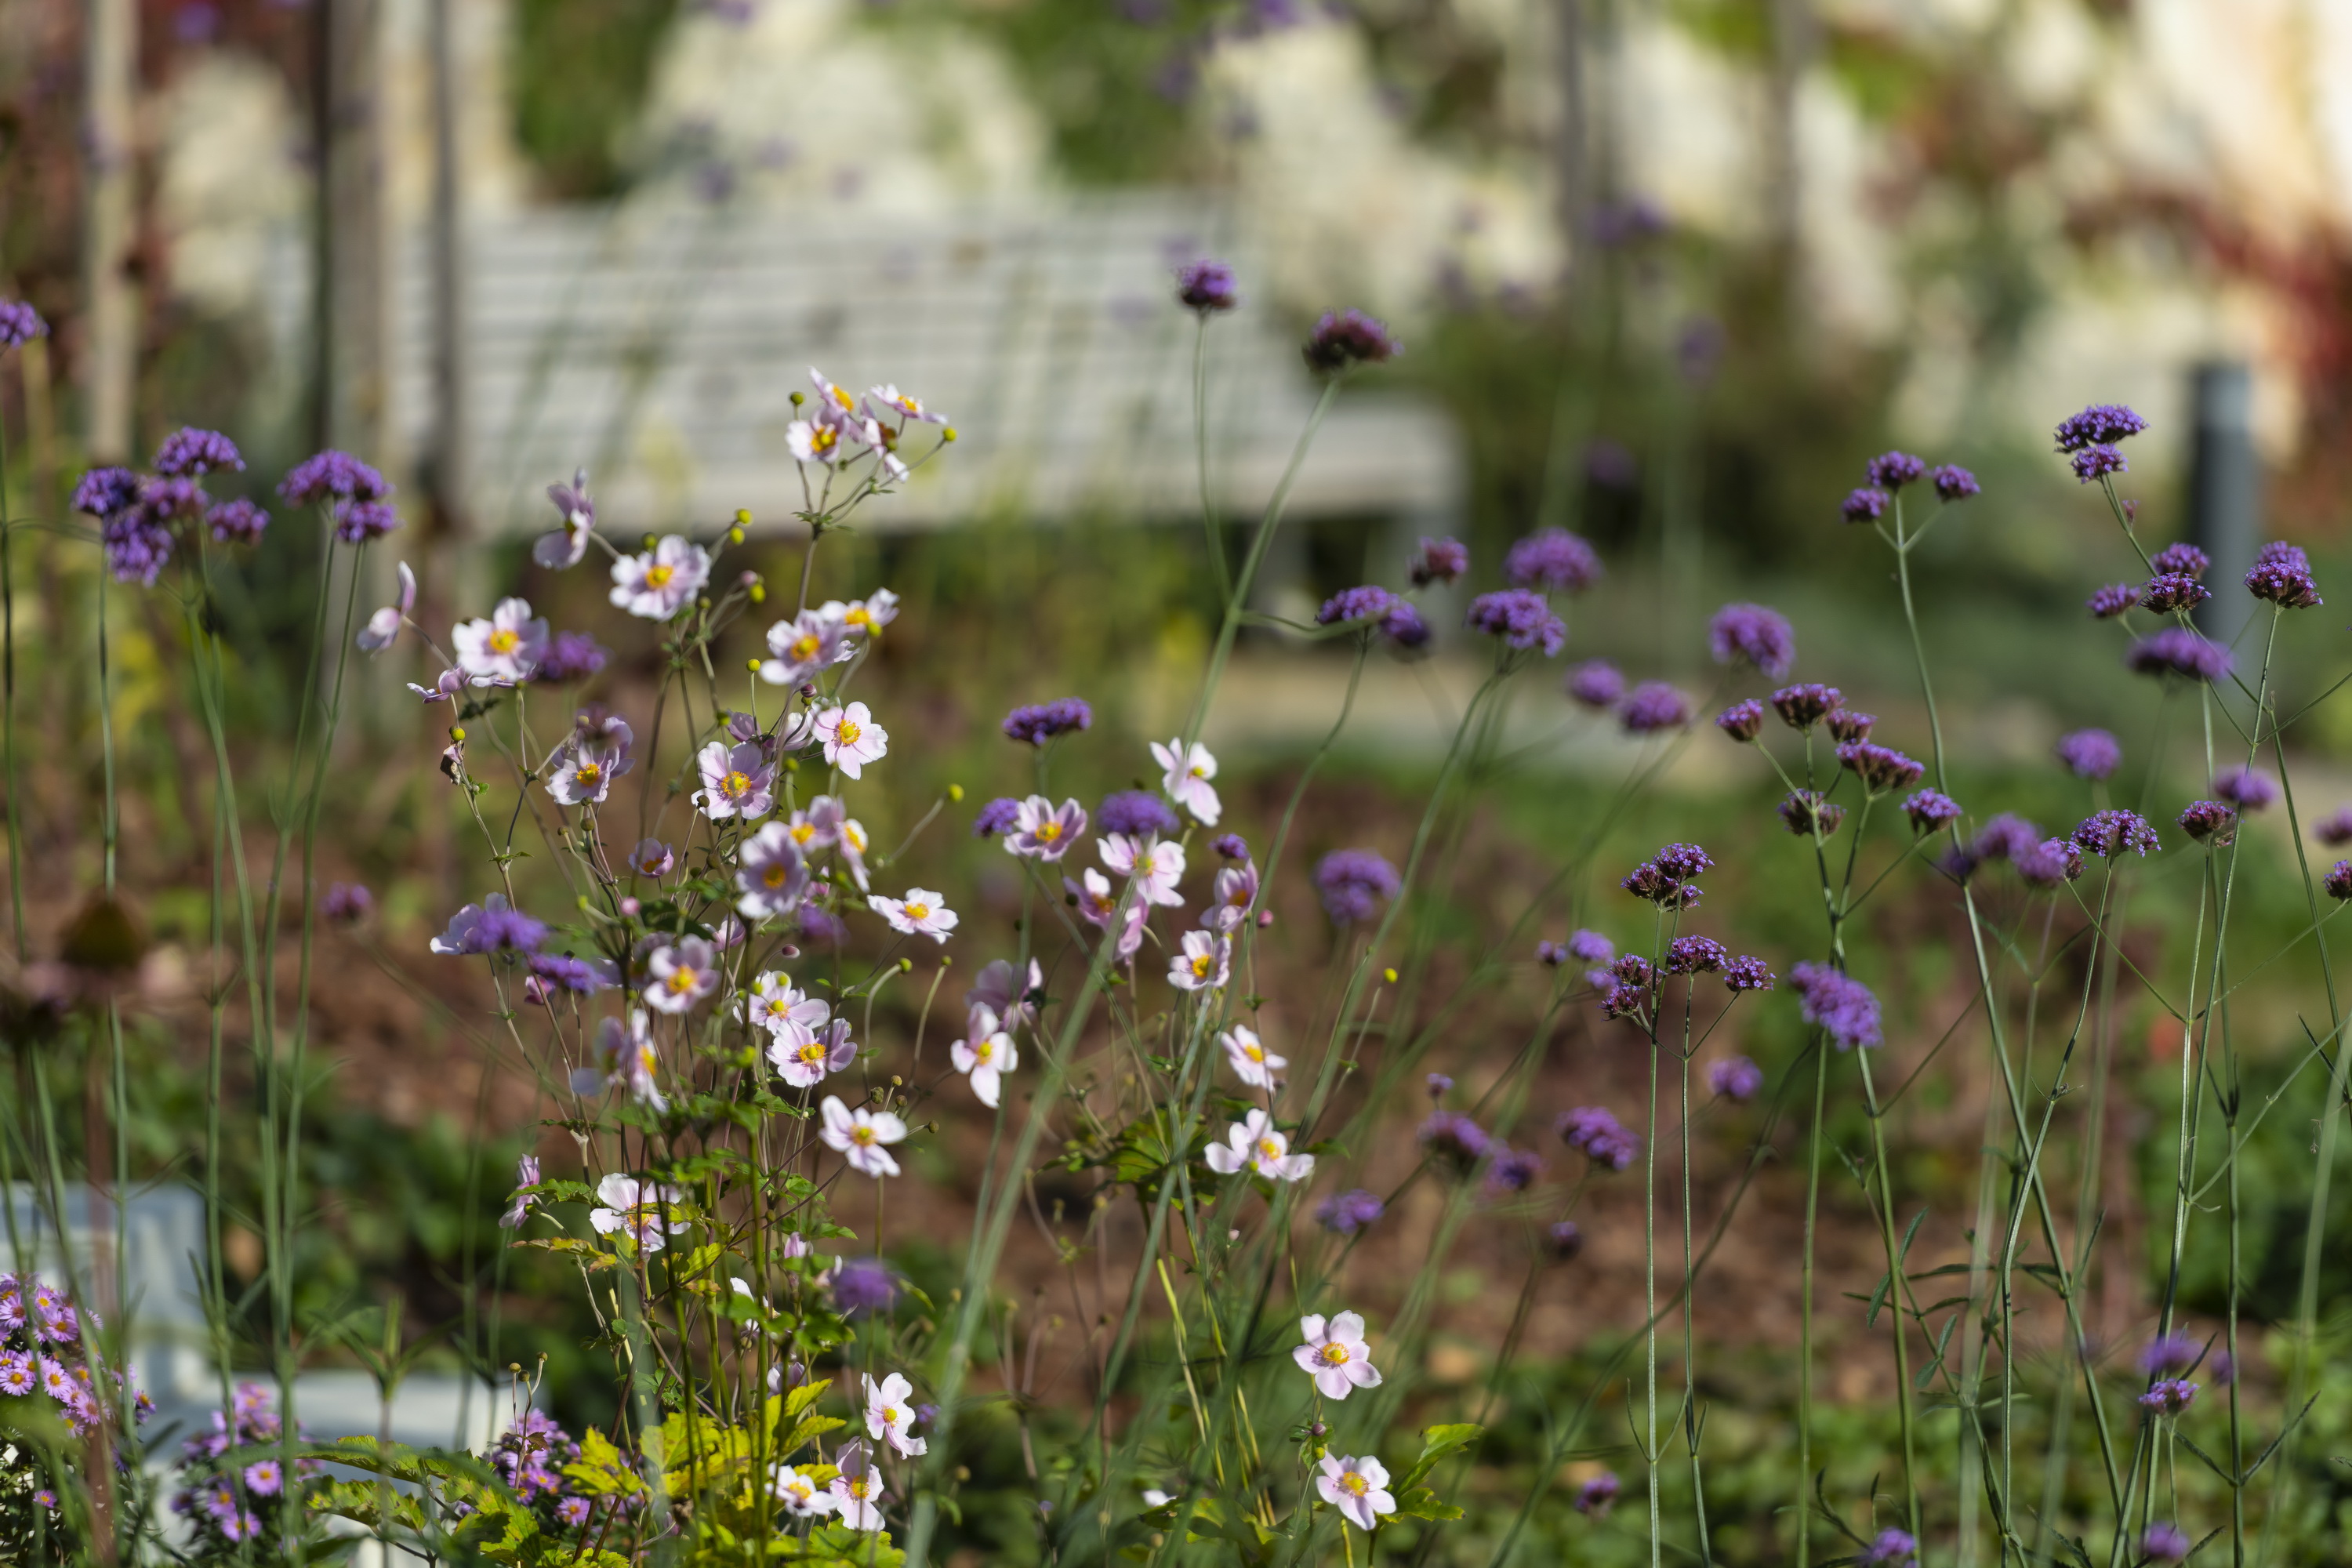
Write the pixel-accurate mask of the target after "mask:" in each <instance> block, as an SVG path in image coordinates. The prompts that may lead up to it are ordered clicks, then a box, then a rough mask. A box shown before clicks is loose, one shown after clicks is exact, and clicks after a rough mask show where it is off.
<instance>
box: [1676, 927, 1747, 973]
mask: <svg viewBox="0 0 2352 1568" xmlns="http://www.w3.org/2000/svg"><path fill="white" fill-rule="evenodd" d="M1730 962H1731V953H1730V952H1729V950H1727V948H1725V946H1724V945H1723V943H1721V942H1717V941H1716V940H1715V939H1714V938H1713V937H1711V936H1678V937H1676V938H1675V940H1674V941H1672V942H1668V943H1667V944H1666V973H1669V974H1714V973H1717V972H1719V971H1720V970H1721V969H1722V968H1723V966H1724V965H1725V964H1727V963H1730Z"/></svg>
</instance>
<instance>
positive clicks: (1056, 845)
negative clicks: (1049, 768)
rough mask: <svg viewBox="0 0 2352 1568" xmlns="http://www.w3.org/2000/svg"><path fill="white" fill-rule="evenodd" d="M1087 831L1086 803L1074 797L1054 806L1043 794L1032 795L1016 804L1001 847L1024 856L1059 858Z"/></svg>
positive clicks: (1043, 858)
mask: <svg viewBox="0 0 2352 1568" xmlns="http://www.w3.org/2000/svg"><path fill="white" fill-rule="evenodd" d="M1086 833H1087V810H1086V807H1084V806H1082V805H1079V804H1078V803H1077V802H1076V801H1075V800H1066V801H1064V802H1063V803H1062V804H1061V805H1059V806H1055V804H1054V803H1053V802H1052V801H1050V800H1047V799H1046V798H1045V796H1044V795H1031V796H1030V797H1029V798H1028V799H1027V800H1024V801H1023V802H1022V803H1021V805H1019V807H1017V808H1016V811H1015V815H1014V816H1013V831H1012V832H1010V833H1008V834H1006V835H1005V836H1004V847H1005V849H1006V850H1007V851H1008V852H1009V853H1012V854H1014V855H1019V856H1021V857H1023V858H1025V859H1032V860H1059V859H1060V858H1062V857H1063V856H1065V855H1066V854H1068V853H1069V852H1070V851H1071V849H1072V848H1074V847H1076V845H1077V842H1078V840H1079V839H1081V838H1083V837H1086Z"/></svg>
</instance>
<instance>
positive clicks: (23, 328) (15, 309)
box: [0, 300, 49, 349]
mask: <svg viewBox="0 0 2352 1568" xmlns="http://www.w3.org/2000/svg"><path fill="white" fill-rule="evenodd" d="M48 333H49V324H48V322H47V321H43V320H41V313H40V312H39V311H38V310H34V309H33V307H32V306H30V305H27V304H26V303H25V301H23V300H0V349H20V348H23V347H24V346H25V345H26V343H29V342H32V341H33V340H34V339H35V338H44V337H47V336H48Z"/></svg>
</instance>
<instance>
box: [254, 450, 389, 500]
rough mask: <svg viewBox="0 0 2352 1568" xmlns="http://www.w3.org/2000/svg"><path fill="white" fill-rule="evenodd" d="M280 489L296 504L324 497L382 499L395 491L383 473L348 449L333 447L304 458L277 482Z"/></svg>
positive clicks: (336, 498) (324, 498)
mask: <svg viewBox="0 0 2352 1568" xmlns="http://www.w3.org/2000/svg"><path fill="white" fill-rule="evenodd" d="M391 493H392V487H391V486H390V485H388V484H386V483H384V481H383V475H382V474H380V473H378V472H376V471H375V469H373V468H370V467H369V466H368V465H367V464H365V463H362V462H361V461H360V460H359V459H358V458H354V457H352V455H351V454H350V453H349V452H338V451H335V450H333V449H332V448H329V449H328V450H326V451H323V452H320V453H318V454H317V455H315V456H313V457H309V458H303V459H302V460H301V461H300V462H299V463H297V464H295V465H294V467H293V468H290V469H289V470H287V474H286V477H285V478H284V479H280V480H279V481H278V495H280V496H281V497H283V498H284V499H285V500H289V501H292V502H293V503H294V504H295V505H297V506H301V505H305V504H307V503H309V502H311V501H324V500H357V501H372V500H383V498H384V497H386V496H388V495H390V494H391Z"/></svg>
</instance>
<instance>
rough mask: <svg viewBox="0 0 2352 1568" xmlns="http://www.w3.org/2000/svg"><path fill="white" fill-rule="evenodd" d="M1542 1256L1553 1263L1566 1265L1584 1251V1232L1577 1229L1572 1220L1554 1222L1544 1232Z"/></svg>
mask: <svg viewBox="0 0 2352 1568" xmlns="http://www.w3.org/2000/svg"><path fill="white" fill-rule="evenodd" d="M1543 1248H1544V1256H1545V1257H1547V1258H1550V1259H1551V1260H1552V1261H1553V1262H1554V1263H1566V1262H1568V1261H1569V1260H1570V1259H1571V1258H1574V1257H1575V1256H1576V1255H1577V1254H1578V1253H1580V1252H1582V1251H1583V1250H1584V1232H1582V1231H1580V1230H1579V1229H1577V1227H1576V1222H1575V1221H1574V1220H1572V1219H1563V1220H1556V1221H1554V1222H1553V1223H1552V1226H1551V1227H1550V1228H1549V1230H1546V1231H1545V1232H1544V1239H1543Z"/></svg>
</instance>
